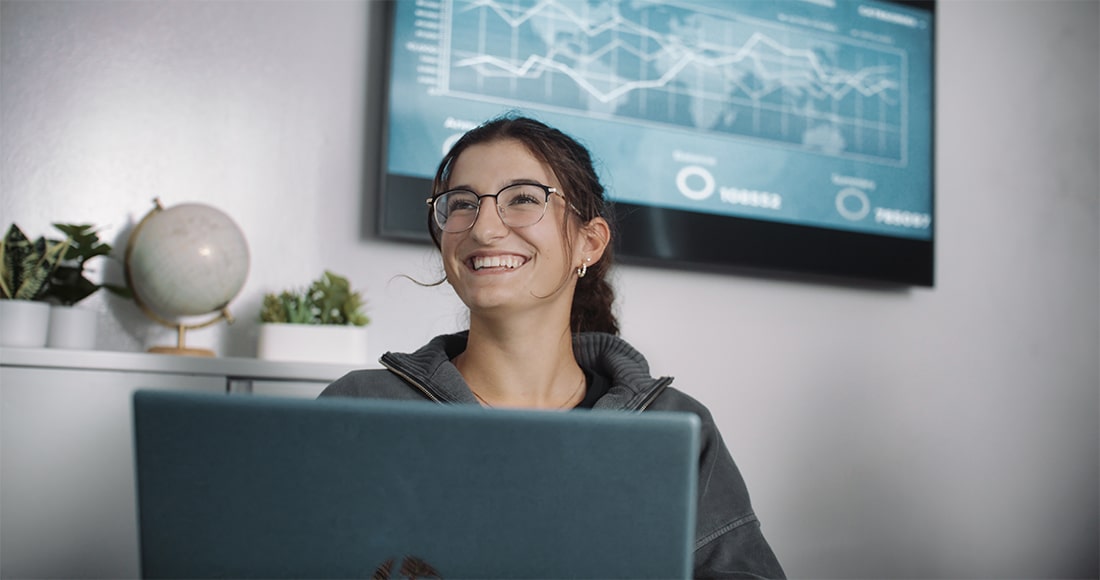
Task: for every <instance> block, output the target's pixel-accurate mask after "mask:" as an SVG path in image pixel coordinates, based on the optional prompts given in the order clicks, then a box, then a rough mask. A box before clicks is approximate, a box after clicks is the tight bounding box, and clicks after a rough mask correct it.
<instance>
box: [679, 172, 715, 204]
mask: <svg viewBox="0 0 1100 580" xmlns="http://www.w3.org/2000/svg"><path fill="white" fill-rule="evenodd" d="M676 189H679V190H680V193H682V194H683V195H684V197H686V198H688V199H693V200H695V201H702V200H704V199H706V198H708V197H710V196H711V194H713V193H714V176H713V175H711V174H710V172H709V171H707V170H706V169H705V168H702V167H699V166H698V165H688V166H687V167H684V168H683V169H681V170H680V172H679V173H677V174H676Z"/></svg>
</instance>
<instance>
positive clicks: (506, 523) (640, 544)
mask: <svg viewBox="0 0 1100 580" xmlns="http://www.w3.org/2000/svg"><path fill="white" fill-rule="evenodd" d="M134 421H135V423H134V433H135V453H136V455H135V459H136V471H137V485H138V501H139V530H140V540H141V564H142V573H143V575H144V576H145V577H188V578H209V577H233V578H241V577H264V578H287V577H297V578H307V577H308V578H322V577H329V578H333V577H339V578H366V577H382V578H399V577H400V578H408V577H419V578H428V577H441V578H581V577H588V578H616V577H617V578H644V577H659V578H671V577H687V576H689V575H690V574H691V564H692V545H693V541H694V523H695V493H696V478H697V475H696V471H697V466H698V445H699V443H698V437H699V436H698V429H699V426H698V425H699V423H698V419H697V418H696V417H694V416H692V415H689V414H680V413H655V412H650V413H644V414H635V413H621V412H605V411H573V412H567V413H553V412H538V411H514V410H511V411H506V410H486V409H481V408H478V407H474V406H455V405H435V404H426V403H419V402H397V401H371V400H362V399H358V400H355V399H321V400H301V399H291V398H276V397H260V396H255V397H250V396H241V395H209V394H193V393H190V394H189V393H176V392H163V391H139V392H137V393H135V395H134Z"/></svg>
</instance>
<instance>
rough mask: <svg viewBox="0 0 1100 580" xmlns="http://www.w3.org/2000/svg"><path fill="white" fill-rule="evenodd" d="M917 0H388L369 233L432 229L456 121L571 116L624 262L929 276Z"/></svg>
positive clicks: (569, 129) (926, 77)
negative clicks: (594, 165)
mask: <svg viewBox="0 0 1100 580" xmlns="http://www.w3.org/2000/svg"><path fill="white" fill-rule="evenodd" d="M934 17H935V6H934V4H933V3H932V2H898V1H880V0H770V1H758V0H736V1H722V2H716V1H713V0H671V1H668V0H662V1H650V0H399V1H397V2H391V3H388V4H387V7H386V14H385V18H386V23H387V27H386V28H387V39H386V45H387V56H386V61H387V62H386V72H385V86H386V89H385V90H386V104H385V111H384V115H383V116H384V126H385V135H386V139H385V145H384V146H383V148H382V150H383V159H382V161H381V171H380V172H379V173H380V174H381V179H382V184H381V190H380V196H379V199H380V206H379V208H380V210H379V212H378V219H379V223H378V227H379V235H381V236H382V237H386V238H395V239H407V240H427V239H428V235H427V230H426V227H427V226H426V220H427V217H426V208H425V205H424V199H425V198H426V197H427V196H428V194H429V193H430V180H431V177H432V176H433V175H434V172H435V169H436V166H437V164H438V162H439V159H440V158H441V157H442V155H443V153H444V151H445V150H446V149H447V148H448V147H450V145H451V144H452V143H453V142H454V141H455V140H456V139H457V138H458V137H459V136H460V135H461V134H462V133H463V132H465V131H466V130H468V129H470V128H472V127H474V126H476V125H478V124H479V123H481V122H483V121H485V120H487V119H490V118H492V117H495V116H498V115H500V114H502V113H504V112H508V111H518V112H519V113H521V114H526V115H529V116H532V117H535V118H537V119H540V120H542V121H544V122H546V123H548V124H550V125H553V126H555V127H558V128H559V129H561V130H563V131H565V132H566V133H568V134H570V135H572V136H574V137H576V138H577V139H578V140H580V141H581V142H583V143H584V144H585V145H587V146H588V148H589V149H590V150H591V151H592V153H593V156H594V157H595V158H596V160H597V162H598V165H599V169H600V172H601V176H602V178H603V181H604V184H605V185H606V187H607V189H608V195H609V197H610V198H611V200H612V201H613V202H614V207H615V219H616V227H617V233H618V238H617V251H618V256H619V257H620V258H621V259H622V260H623V261H625V262H628V263H637V264H646V265H655V266H667V267H675V268H688V269H709V270H720V271H726V270H728V271H731V272H732V271H752V270H760V271H773V272H782V273H795V274H805V275H809V276H812V277H816V276H823V277H835V278H840V279H850V280H869V281H878V282H886V283H890V284H902V285H918V286H932V285H933V277H934V236H933V232H934V223H933V215H934V212H933V206H934V203H933V202H934V195H933V193H934V191H933V187H934V180H933V169H934V168H933V147H934V139H933V105H934V95H935V91H934V86H933V81H934Z"/></svg>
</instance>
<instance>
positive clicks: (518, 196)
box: [432, 183, 550, 232]
mask: <svg viewBox="0 0 1100 580" xmlns="http://www.w3.org/2000/svg"><path fill="white" fill-rule="evenodd" d="M549 195H550V192H548V191H547V190H546V189H544V188H542V187H540V186H538V185H533V184H526V183H521V184H517V185H512V186H509V187H506V188H504V189H502V190H501V191H500V193H498V194H496V195H483V196H481V197H480V198H479V197H478V195H477V194H475V193H473V192H471V191H462V190H457V191H450V192H447V193H444V194H442V195H440V196H439V197H437V198H436V199H435V203H434V211H433V212H432V213H433V215H434V216H435V223H436V225H438V226H439V229H441V230H443V231H445V232H461V231H465V230H468V229H470V228H471V227H473V225H474V221H476V220H477V214H478V209H479V208H480V207H481V202H482V200H483V199H484V198H486V197H493V198H496V206H497V213H498V214H499V215H500V219H501V221H503V222H504V224H505V225H507V226H508V227H512V228H522V227H525V226H531V225H534V224H536V223H538V222H539V220H541V219H542V216H543V214H545V213H546V202H547V199H548V198H549Z"/></svg>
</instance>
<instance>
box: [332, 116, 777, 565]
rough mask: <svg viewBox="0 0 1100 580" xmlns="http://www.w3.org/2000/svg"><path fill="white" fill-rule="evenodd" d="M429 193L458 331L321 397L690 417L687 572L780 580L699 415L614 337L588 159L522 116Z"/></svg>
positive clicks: (456, 152)
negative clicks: (690, 568) (459, 318)
mask: <svg viewBox="0 0 1100 580" xmlns="http://www.w3.org/2000/svg"><path fill="white" fill-rule="evenodd" d="M433 192H434V194H433V195H432V197H431V198H429V199H428V200H427V205H428V228H429V231H430V233H431V236H432V239H433V240H434V241H435V244H436V246H437V247H438V248H439V251H440V255H441V257H442V260H443V267H444V270H445V271H446V274H447V277H446V281H447V282H448V283H449V284H450V285H451V287H452V288H454V290H455V293H456V294H457V295H458V297H459V298H460V299H461V300H462V302H463V303H464V304H465V305H466V307H467V308H469V310H470V328H469V330H468V331H466V332H462V333H459V334H453V335H445V336H439V337H436V338H435V339H433V340H432V341H431V342H429V343H428V344H427V345H425V346H424V347H422V348H421V349H420V350H418V351H416V352H414V353H410V354H403V353H386V354H385V355H383V356H382V359H381V362H382V364H383V365H384V366H385V367H386V369H384V370H362V371H355V372H352V373H350V374H348V375H347V376H345V377H343V378H341V379H340V380H338V381H336V382H335V383H333V384H332V385H330V386H329V387H328V388H327V389H326V390H325V391H324V393H322V396H347V397H371V398H388V399H412V400H426V401H434V402H438V403H458V404H473V405H482V406H485V407H518V408H531V409H548V410H564V409H576V408H597V409H606V410H618V411H623V412H642V411H652V410H658V411H677V412H689V413H694V414H695V415H697V416H698V417H699V419H700V421H701V424H702V430H701V436H702V441H701V449H702V455H701V457H700V460H699V469H700V475H699V481H700V482H701V483H703V482H705V485H701V487H700V492H699V496H698V498H697V507H698V514H697V519H696V522H697V525H696V542H695V546H696V549H695V555H694V556H695V575H696V576H697V577H718V576H722V577H729V576H738V575H740V576H746V577H783V570H782V568H781V567H780V566H779V563H778V562H777V561H776V558H775V555H774V554H773V552H772V550H771V548H770V547H769V546H768V543H767V541H766V540H765V539H764V536H763V534H762V533H761V531H760V524H759V522H758V520H757V519H756V516H755V515H754V513H753V511H752V506H751V503H750V501H749V496H748V491H747V489H746V487H745V483H744V481H743V479H742V478H741V474H740V472H739V471H738V469H737V466H736V465H735V464H734V462H733V459H732V457H730V454H729V451H727V449H726V446H725V444H724V443H723V441H722V437H721V435H720V434H719V432H718V429H717V427H716V426H715V424H714V421H713V419H712V418H711V415H710V412H709V411H708V410H707V409H706V408H705V407H704V406H703V405H702V404H700V403H699V402H698V401H696V400H695V399H693V398H691V397H690V396H688V395H686V394H684V393H683V392H681V391H679V390H677V389H674V388H672V387H670V386H669V385H670V384H671V382H672V379H671V378H669V377H662V378H656V377H653V376H651V375H650V372H649V364H648V363H647V362H646V359H645V358H644V357H643V356H642V355H641V354H640V353H638V352H637V351H636V350H635V349H634V348H633V347H631V346H630V345H629V344H627V343H626V342H625V341H624V340H622V339H621V338H619V337H618V333H619V324H618V320H617V319H616V317H615V314H614V313H613V311H612V304H613V302H614V296H615V294H614V290H613V289H612V287H611V285H610V284H609V283H608V282H607V274H608V272H609V269H610V267H611V262H612V246H611V239H612V235H613V232H612V224H611V223H610V221H609V219H608V216H609V215H610V213H609V210H608V207H607V203H606V200H605V198H604V188H603V186H602V185H601V184H600V181H599V178H598V176H597V174H596V172H595V170H594V169H593V164H592V159H591V156H590V154H589V152H588V150H587V149H585V148H584V147H583V146H582V145H580V144H579V143H578V142H577V141H576V140H574V139H573V138H571V137H569V136H568V135H565V134H564V133H562V132H561V131H558V130H557V129H554V128H552V127H549V126H547V125H545V124H543V123H541V122H538V121H535V120H532V119H528V118H524V117H502V118H498V119H494V120H492V121H489V122H487V123H485V124H483V125H481V126H479V127H477V128H475V129H473V130H471V131H469V132H467V133H466V134H465V135H464V136H463V137H462V138H460V139H459V140H458V141H457V142H456V143H455V144H454V146H453V147H452V148H451V150H450V151H449V152H448V153H447V155H446V156H445V157H444V158H443V160H442V161H441V162H440V164H439V169H438V171H437V173H436V176H435V180H434V182H433ZM594 443H595V444H598V442H594Z"/></svg>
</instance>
